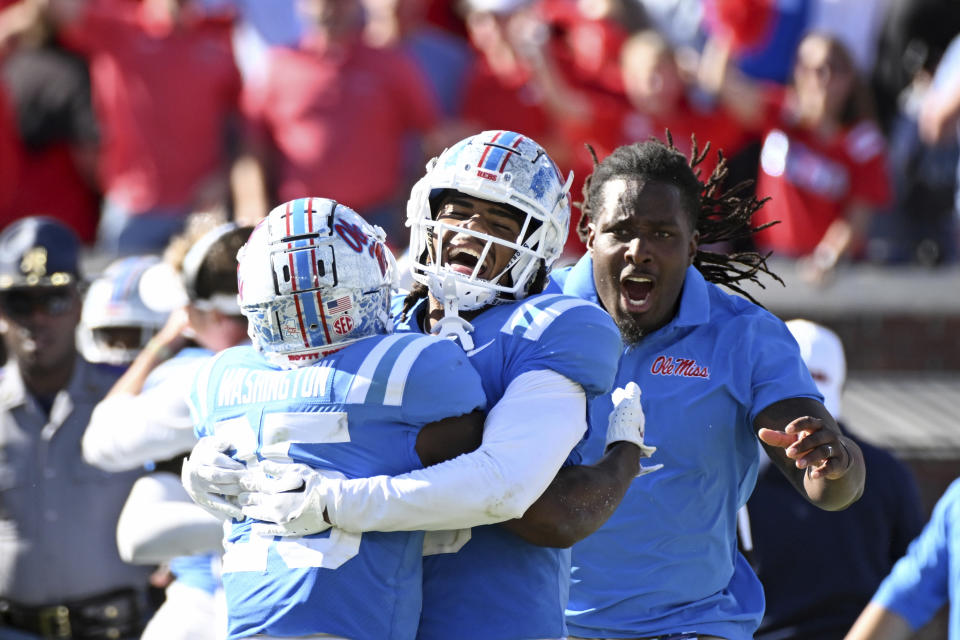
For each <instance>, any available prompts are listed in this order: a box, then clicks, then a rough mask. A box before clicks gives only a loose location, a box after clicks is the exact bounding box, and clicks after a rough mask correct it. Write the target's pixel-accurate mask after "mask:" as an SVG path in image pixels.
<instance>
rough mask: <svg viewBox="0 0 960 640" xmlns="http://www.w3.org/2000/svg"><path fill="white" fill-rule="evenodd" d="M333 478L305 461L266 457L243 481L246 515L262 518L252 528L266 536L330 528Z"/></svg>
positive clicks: (290, 534) (303, 534)
mask: <svg viewBox="0 0 960 640" xmlns="http://www.w3.org/2000/svg"><path fill="white" fill-rule="evenodd" d="M329 482H330V479H329V478H328V477H327V476H325V475H324V473H323V472H322V471H317V470H316V469H312V468H310V467H308V466H307V465H304V464H298V463H290V462H274V461H271V460H266V461H264V462H263V463H262V464H260V465H259V466H258V467H257V468H256V469H255V470H251V473H250V474H248V475H246V476H245V477H244V478H243V479H242V480H241V482H240V484H241V485H242V486H243V488H244V489H245V491H243V492H241V493H240V495H238V496H237V502H238V503H239V504H240V506H241V508H242V512H243V515H245V516H246V517H248V518H252V519H254V520H260V521H261V522H257V523H255V524H253V525H252V527H251V530H252V531H253V532H255V533H259V534H261V535H265V536H306V535H310V534H312V533H320V532H321V531H326V530H327V529H329V528H330V523H329V522H328V521H327V520H326V518H325V511H326V498H327V491H326V490H325V489H326V488H327V486H328V485H329Z"/></svg>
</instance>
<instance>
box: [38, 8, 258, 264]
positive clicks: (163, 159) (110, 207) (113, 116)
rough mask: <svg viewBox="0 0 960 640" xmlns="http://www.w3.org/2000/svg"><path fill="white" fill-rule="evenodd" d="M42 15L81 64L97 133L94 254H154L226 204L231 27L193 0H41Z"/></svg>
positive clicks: (232, 106) (233, 103)
mask: <svg viewBox="0 0 960 640" xmlns="http://www.w3.org/2000/svg"><path fill="white" fill-rule="evenodd" d="M21 1H24V2H36V1H38V0H21ZM49 15H51V16H52V17H53V19H54V20H55V21H56V22H57V24H59V25H61V27H62V36H63V37H64V39H65V40H66V42H67V43H68V44H69V46H71V47H73V48H75V49H77V50H78V51H80V52H81V53H82V54H83V55H85V56H86V57H87V59H88V60H89V64H90V75H91V79H92V83H93V99H94V105H95V107H96V113H97V116H98V119H99V123H100V127H101V129H102V132H103V136H102V139H103V142H102V147H101V156H100V180H101V184H102V190H103V192H104V198H105V201H104V206H103V212H102V216H101V219H100V225H99V228H98V238H97V248H98V251H100V252H101V253H102V254H104V255H105V256H107V257H115V256H120V255H131V254H142V253H159V252H160V251H162V250H163V247H164V246H166V244H167V241H168V240H169V239H170V237H171V236H173V235H174V234H176V233H178V232H179V231H180V230H181V229H182V228H183V224H184V220H185V218H186V216H187V214H188V213H190V212H191V211H195V210H198V209H207V208H212V207H214V206H218V205H219V206H225V205H226V204H227V200H228V194H229V174H230V172H229V158H230V149H229V146H228V140H229V133H230V129H231V127H233V128H234V133H235V128H236V126H237V121H236V115H237V113H238V100H239V95H240V88H241V79H240V73H239V71H238V70H237V66H236V62H235V59H234V55H233V45H232V42H231V34H232V21H231V19H230V17H229V16H219V15H211V14H206V13H203V12H202V11H201V10H200V7H199V6H198V5H197V3H196V2H195V1H194V0H173V1H168V0H139V1H137V2H131V1H129V0H83V1H79V0H50V13H49Z"/></svg>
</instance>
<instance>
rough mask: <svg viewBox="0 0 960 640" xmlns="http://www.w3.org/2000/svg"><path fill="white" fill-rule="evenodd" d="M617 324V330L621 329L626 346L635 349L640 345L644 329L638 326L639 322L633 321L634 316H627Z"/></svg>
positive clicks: (621, 335)
mask: <svg viewBox="0 0 960 640" xmlns="http://www.w3.org/2000/svg"><path fill="white" fill-rule="evenodd" d="M616 323H617V328H618V329H620V338H621V339H622V340H623V344H624V345H625V346H627V347H635V346H637V344H639V343H640V339H641V338H643V335H644V332H643V329H641V328H640V327H639V326H638V325H637V321H636V320H634V319H633V316H631V315H630V314H626V315H625V316H624V317H622V318H620V319H619V320H617V321H616Z"/></svg>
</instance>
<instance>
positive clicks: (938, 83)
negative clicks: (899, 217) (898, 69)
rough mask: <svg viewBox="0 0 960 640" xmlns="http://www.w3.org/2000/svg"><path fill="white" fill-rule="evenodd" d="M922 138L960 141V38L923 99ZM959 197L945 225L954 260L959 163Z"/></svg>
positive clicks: (936, 142)
mask: <svg viewBox="0 0 960 640" xmlns="http://www.w3.org/2000/svg"><path fill="white" fill-rule="evenodd" d="M917 127H918V129H919V132H920V138H921V139H922V140H923V142H924V143H926V144H927V145H931V146H934V145H940V144H944V143H947V144H953V145H956V144H957V143H958V141H960V34H958V35H957V36H955V37H954V39H953V40H952V41H951V42H950V46H949V47H948V48H947V51H946V53H944V54H943V58H941V59H940V61H939V64H938V65H937V70H936V73H935V74H934V76H933V81H932V84H931V87H930V90H929V92H928V93H927V94H926V95H924V99H923V104H922V105H921V107H920V113H919V115H918V119H917ZM956 175H957V181H956V185H955V190H956V195H955V197H954V203H953V216H951V218H950V219H949V221H948V222H947V224H946V225H944V229H943V233H944V234H949V235H950V236H952V237H951V238H950V240H952V242H948V243H947V245H948V247H949V249H948V251H949V255H950V257H951V258H955V257H956V249H957V243H958V242H960V237H958V236H957V229H958V227H960V220H958V218H960V162H958V163H957V173H956Z"/></svg>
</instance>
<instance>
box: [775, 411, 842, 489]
mask: <svg viewBox="0 0 960 640" xmlns="http://www.w3.org/2000/svg"><path fill="white" fill-rule="evenodd" d="M757 435H758V436H759V437H760V439H761V440H762V441H763V442H765V443H766V444H768V445H770V446H773V447H779V448H781V449H783V450H784V453H786V455H787V457H788V458H790V459H791V460H793V461H794V464H795V465H796V467H797V469H806V470H807V473H809V474H810V477H811V478H819V477H821V476H822V477H824V478H826V479H828V480H834V479H837V478H841V477H843V476H844V475H845V474H846V473H847V471H848V470H849V469H850V466H851V465H852V464H853V461H854V460H853V456H852V455H851V454H850V451H849V449H848V448H847V445H845V444H844V442H843V436H842V435H840V434H839V433H837V432H835V431H832V430H830V429H825V428H824V426H823V420H821V419H819V418H814V417H811V416H803V417H800V418H797V419H796V420H793V421H792V422H790V424H788V425H787V426H786V428H785V429H784V430H783V431H777V430H775V429H760V430H759V431H758V432H757Z"/></svg>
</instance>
